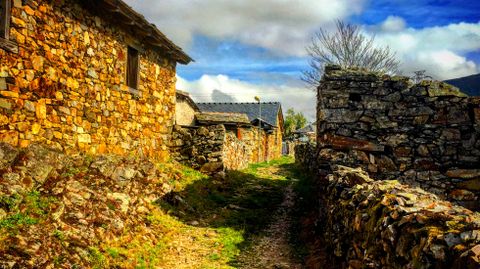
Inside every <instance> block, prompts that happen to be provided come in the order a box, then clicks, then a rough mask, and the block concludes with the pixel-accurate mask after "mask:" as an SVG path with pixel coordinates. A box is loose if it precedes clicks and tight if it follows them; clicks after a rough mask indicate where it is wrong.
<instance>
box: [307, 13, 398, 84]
mask: <svg viewBox="0 0 480 269" xmlns="http://www.w3.org/2000/svg"><path fill="white" fill-rule="evenodd" d="M374 40H375V37H367V36H366V35H364V34H363V33H362V32H361V28H360V27H359V26H358V25H354V24H350V23H345V22H343V21H337V22H336V31H335V32H334V33H330V32H328V31H327V30H326V29H324V28H320V29H319V31H318V32H317V33H315V36H314V37H313V38H312V42H311V44H310V45H309V46H308V47H307V48H306V49H307V52H308V55H309V56H310V63H309V64H310V68H309V69H308V70H305V71H304V72H303V75H302V80H303V81H305V82H306V83H307V84H309V85H311V86H313V87H314V88H316V87H318V85H319V82H320V79H321V75H322V72H323V68H324V65H325V64H338V65H340V66H342V67H344V68H350V67H363V68H366V69H368V70H371V71H380V72H385V73H389V74H395V73H396V72H397V71H398V67H399V65H400V62H399V61H398V60H397V59H396V55H395V53H394V52H392V50H391V49H390V47H388V46H387V47H376V46H375V45H374Z"/></svg>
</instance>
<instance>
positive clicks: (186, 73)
mask: <svg viewBox="0 0 480 269" xmlns="http://www.w3.org/2000/svg"><path fill="white" fill-rule="evenodd" d="M127 3H129V4H130V5H132V6H133V8H134V9H136V10H137V11H139V12H140V13H142V14H144V15H145V16H146V17H147V19H148V20H150V21H152V22H154V23H155V24H156V25H157V27H158V28H159V29H160V30H161V31H162V32H164V33H165V34H166V35H167V36H168V37H169V38H170V39H172V40H173V41H174V42H175V43H177V44H178V45H180V46H181V47H182V48H183V49H184V50H185V51H186V52H187V53H188V54H189V55H190V56H192V57H193V58H194V59H195V62H194V63H192V64H190V65H187V66H178V70H177V71H178V81H177V87H178V88H179V89H183V90H186V91H188V92H190V93H191V95H192V96H193V98H194V99H195V100H197V101H222V100H218V99H215V100H213V99H212V93H213V91H214V90H216V91H221V92H223V93H225V94H228V95H230V96H231V97H233V98H234V99H235V100H236V101H253V96H255V95H259V96H260V97H261V98H262V100H264V101H281V102H282V104H283V107H284V110H285V111H286V110H287V109H288V108H289V107H293V108H295V109H296V110H298V111H302V112H304V114H306V115H307V116H308V118H309V119H310V120H313V119H314V116H315V115H314V111H315V109H314V107H315V93H314V92H313V91H312V90H309V89H308V88H306V86H305V84H303V82H302V81H301V80H300V76H301V72H302V70H304V69H306V68H308V57H307V56H306V53H305V47H306V46H307V45H308V43H309V40H310V38H311V36H312V34H313V33H314V32H315V31H316V30H317V29H318V28H319V27H323V28H326V29H331V28H332V25H333V24H332V22H333V21H334V20H335V19H341V20H344V21H348V22H352V23H355V24H359V25H361V26H362V27H363V29H364V31H365V33H366V34H368V35H375V37H376V42H377V44H378V45H382V46H390V47H391V48H392V49H393V50H394V51H396V52H397V57H398V58H399V59H400V61H401V62H402V66H401V69H402V70H401V71H402V73H403V74H404V75H410V74H411V73H412V72H413V71H414V70H423V69H425V70H427V73H428V74H430V75H432V76H433V77H434V78H436V79H450V78H455V77H461V76H466V75H470V74H474V73H479V72H480V1H477V0H470V1H467V0H459V1H426V0H416V1H401V0H390V1H387V0H376V1H373V0H371V1H368V0H262V1H259V0H163V1H155V0H142V1H140V0H127Z"/></svg>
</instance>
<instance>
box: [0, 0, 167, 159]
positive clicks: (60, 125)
mask: <svg viewBox="0 0 480 269" xmlns="http://www.w3.org/2000/svg"><path fill="white" fill-rule="evenodd" d="M12 2H13V3H14V4H15V5H14V7H13V8H12V24H11V37H10V39H11V40H12V41H14V42H16V43H18V45H19V51H18V53H12V52H9V51H5V50H3V49H0V141H3V142H7V143H9V144H11V145H14V146H17V145H18V146H20V147H26V146H28V145H29V144H31V143H32V142H43V143H45V144H48V145H50V146H52V147H55V148H58V149H62V150H64V151H66V152H70V153H74V152H76V151H78V150H81V151H84V152H89V153H91V154H100V153H116V154H123V155H126V154H137V155H141V156H146V157H154V158H159V159H166V158H167V157H168V148H167V145H168V140H169V137H168V136H169V133H170V130H171V127H172V125H173V117H174V108H175V65H176V63H175V61H173V60H169V59H167V58H165V57H163V56H161V55H159V54H158V53H156V52H153V51H152V50H150V49H149V48H148V47H144V48H142V49H143V50H141V51H140V68H139V69H140V71H139V86H138V91H132V90H131V89H130V88H129V87H127V86H126V66H127V62H126V61H127V48H128V45H131V44H135V45H139V46H140V47H142V45H141V44H136V43H137V42H136V41H135V39H134V38H133V37H132V36H129V34H127V33H125V32H124V31H122V30H120V29H119V28H117V27H116V26H114V25H112V24H111V23H107V22H106V21H104V20H103V19H102V18H99V17H97V16H93V15H92V14H90V13H89V12H88V11H86V10H85V9H83V8H81V7H80V6H79V5H78V3H77V2H76V1H72V0H62V1H41V0H32V1H12ZM22 2H26V3H28V4H25V5H22Z"/></svg>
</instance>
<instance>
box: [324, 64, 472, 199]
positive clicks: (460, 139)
mask: <svg viewBox="0 0 480 269" xmlns="http://www.w3.org/2000/svg"><path fill="white" fill-rule="evenodd" d="M318 98H319V100H318V114H317V117H318V124H317V128H318V129H317V133H318V139H317V141H318V145H319V149H318V150H319V152H318V161H319V163H322V162H325V163H330V164H332V163H333V164H344V165H348V166H354V167H356V166H361V167H363V168H364V169H365V170H366V171H368V172H369V173H370V174H371V175H372V176H373V177H375V178H378V179H392V178H394V179H402V180H404V181H405V182H407V183H409V184H412V185H418V186H421V187H422V188H424V189H425V190H428V191H430V192H433V193H436V194H439V195H441V196H443V197H447V198H449V199H452V200H456V201H458V202H460V203H462V204H464V205H467V206H471V207H475V206H476V204H477V203H478V202H477V199H478V194H479V191H480V170H479V169H478V168H479V167H480V98H479V97H467V96H465V95H464V94H462V93H461V92H459V91H458V90H457V89H456V88H454V87H452V86H450V85H448V84H444V83H440V82H435V81H423V82H421V83H419V84H415V85H414V84H413V83H411V82H410V81H409V79H408V78H407V77H390V76H386V75H381V74H377V73H371V72H364V71H362V70H341V69H340V68H339V67H337V66H329V67H327V68H326V70H325V75H324V76H323V79H322V82H321V86H320V87H319V89H318Z"/></svg>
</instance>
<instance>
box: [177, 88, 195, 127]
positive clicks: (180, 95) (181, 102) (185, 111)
mask: <svg viewBox="0 0 480 269" xmlns="http://www.w3.org/2000/svg"><path fill="white" fill-rule="evenodd" d="M176 96H177V102H176V105H175V124H177V125H181V126H193V125H195V115H196V114H197V113H198V112H200V109H199V108H198V106H197V104H195V102H194V101H193V100H192V98H191V97H190V94H188V92H184V91H180V90H177V94H176Z"/></svg>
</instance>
